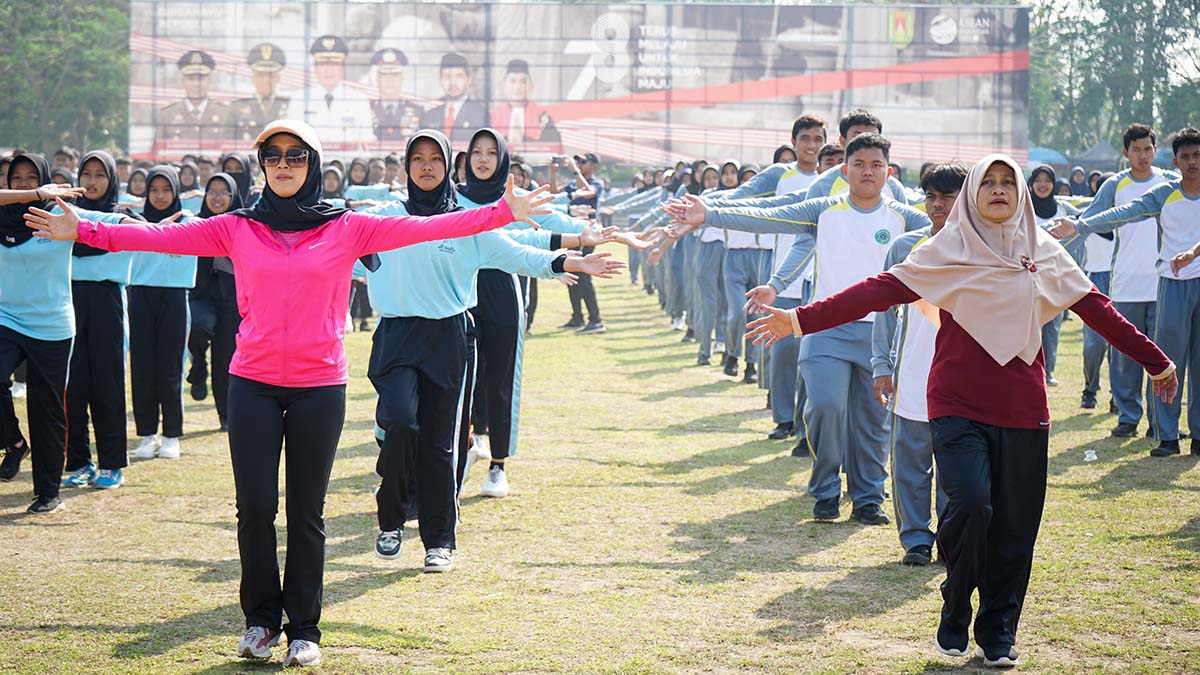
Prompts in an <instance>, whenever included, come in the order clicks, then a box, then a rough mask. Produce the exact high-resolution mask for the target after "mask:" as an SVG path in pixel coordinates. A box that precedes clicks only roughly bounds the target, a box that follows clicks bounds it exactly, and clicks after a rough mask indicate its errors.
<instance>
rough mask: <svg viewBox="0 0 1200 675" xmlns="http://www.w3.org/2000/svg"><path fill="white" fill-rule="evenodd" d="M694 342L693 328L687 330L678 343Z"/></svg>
mask: <svg viewBox="0 0 1200 675" xmlns="http://www.w3.org/2000/svg"><path fill="white" fill-rule="evenodd" d="M695 341H696V331H695V329H693V328H689V329H687V332H686V333H684V334H683V339H682V340H680V342H695Z"/></svg>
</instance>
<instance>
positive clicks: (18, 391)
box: [12, 382, 25, 398]
mask: <svg viewBox="0 0 1200 675" xmlns="http://www.w3.org/2000/svg"><path fill="white" fill-rule="evenodd" d="M12 397H13V398H25V383H24V382H13V383H12Z"/></svg>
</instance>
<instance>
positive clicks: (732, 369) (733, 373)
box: [725, 356, 737, 377]
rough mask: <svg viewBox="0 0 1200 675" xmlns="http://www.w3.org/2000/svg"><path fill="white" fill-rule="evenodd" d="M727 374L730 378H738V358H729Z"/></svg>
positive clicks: (727, 360) (726, 362) (726, 365)
mask: <svg viewBox="0 0 1200 675" xmlns="http://www.w3.org/2000/svg"><path fill="white" fill-rule="evenodd" d="M725 374H726V375H728V376H730V377H737V357H736V356H729V357H726V359H725Z"/></svg>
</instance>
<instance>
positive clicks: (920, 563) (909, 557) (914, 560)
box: [900, 544, 933, 567]
mask: <svg viewBox="0 0 1200 675" xmlns="http://www.w3.org/2000/svg"><path fill="white" fill-rule="evenodd" d="M931 562H933V547H931V546H926V545H925V544H917V545H916V546H914V547H912V548H910V549H908V552H907V553H905V554H904V558H903V559H901V560H900V564H901V565H904V566H906V567H924V566H926V565H928V564H929V563H931Z"/></svg>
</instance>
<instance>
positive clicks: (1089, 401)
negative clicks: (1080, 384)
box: [1079, 391, 1096, 410]
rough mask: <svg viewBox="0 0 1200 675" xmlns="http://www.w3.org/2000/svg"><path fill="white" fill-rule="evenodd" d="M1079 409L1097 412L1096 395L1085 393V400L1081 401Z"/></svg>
mask: <svg viewBox="0 0 1200 675" xmlns="http://www.w3.org/2000/svg"><path fill="white" fill-rule="evenodd" d="M1079 407H1080V408H1083V409H1084V410H1095V408H1096V395H1095V394H1093V393H1092V392H1090V391H1085V392H1083V398H1082V399H1080V400H1079Z"/></svg>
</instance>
